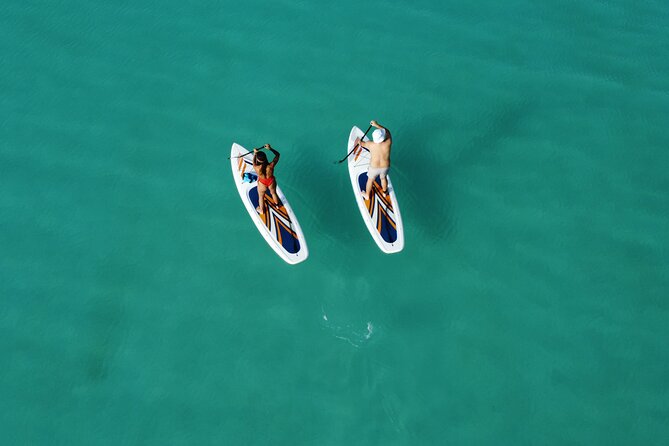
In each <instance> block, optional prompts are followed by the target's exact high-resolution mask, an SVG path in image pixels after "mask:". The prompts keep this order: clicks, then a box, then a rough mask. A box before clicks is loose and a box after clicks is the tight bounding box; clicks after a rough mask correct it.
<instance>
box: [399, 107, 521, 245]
mask: <svg viewBox="0 0 669 446" xmlns="http://www.w3.org/2000/svg"><path fill="white" fill-rule="evenodd" d="M526 110H527V103H526V102H522V101H520V102H518V103H513V104H508V105H506V106H501V107H497V108H496V110H494V111H493V113H488V114H486V115H485V116H483V117H481V118H480V119H477V120H476V121H475V123H473V126H475V127H477V128H480V129H481V131H480V132H479V133H477V134H476V136H475V137H473V138H471V139H470V140H469V141H468V142H466V143H465V144H463V145H461V146H460V147H455V148H453V147H450V148H449V147H448V144H444V143H443V141H436V138H430V137H429V136H428V135H430V131H429V130H427V129H424V128H423V127H424V126H425V122H429V123H430V127H431V128H434V127H435V124H436V125H440V123H443V129H444V131H446V132H453V131H458V130H457V128H456V127H455V126H454V125H450V126H449V124H448V120H447V119H446V118H445V117H444V116H440V115H430V116H422V117H421V118H420V119H418V120H417V121H416V122H415V123H414V124H412V123H411V122H408V123H406V125H405V126H403V127H402V128H401V129H398V131H397V132H396V134H395V135H394V136H393V137H394V139H395V142H394V144H396V145H397V150H393V160H394V161H393V164H394V165H396V166H398V168H397V169H395V171H397V170H399V171H400V172H401V173H403V176H404V177H406V178H407V181H406V182H407V183H408V184H406V185H405V184H404V183H402V184H401V185H399V186H398V190H399V191H401V192H404V191H406V192H407V193H408V194H409V196H410V199H411V202H412V205H413V206H412V207H414V211H415V212H416V213H417V217H418V218H417V219H416V220H415V221H413V219H412V223H416V224H418V225H420V226H421V229H422V230H423V231H424V232H425V233H426V234H428V235H429V236H431V238H432V239H434V240H435V241H438V240H442V239H445V238H447V237H449V236H451V235H452V234H453V233H454V231H455V230H456V218H455V216H454V215H453V211H452V198H451V190H452V178H453V176H454V174H455V173H456V172H458V171H459V170H461V169H465V168H467V167H469V166H471V165H474V164H476V163H477V162H479V161H480V160H481V159H483V158H484V157H485V156H487V155H489V154H490V153H491V152H492V151H494V149H495V148H496V146H497V143H498V142H499V141H500V140H502V139H504V138H506V137H508V136H510V135H512V134H513V133H515V132H516V130H517V129H518V126H519V124H520V121H521V119H522V117H523V116H525V115H526V113H527V112H526ZM440 133H442V132H440ZM398 144H401V146H400V145H398ZM440 144H444V146H443V147H442V146H440ZM407 146H408V147H411V150H403V149H402V148H404V147H407ZM440 148H441V149H443V150H444V151H447V152H448V153H451V154H452V155H451V156H450V159H448V160H447V161H444V160H443V158H442V157H439V156H437V151H438V150H440ZM412 154H415V155H416V156H412ZM418 179H419V181H418ZM393 181H394V182H395V180H393ZM416 185H420V186H421V187H420V188H418V187H416ZM400 206H402V203H401V202H400ZM406 214H407V211H404V210H403V212H402V217H403V218H404V219H405V226H407V223H406V218H407V216H406Z"/></svg>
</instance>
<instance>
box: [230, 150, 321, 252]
mask: <svg viewBox="0 0 669 446" xmlns="http://www.w3.org/2000/svg"><path fill="white" fill-rule="evenodd" d="M247 152H248V150H246V149H245V148H244V147H242V146H240V145H239V144H237V143H234V144H232V149H231V150H230V164H231V167H232V177H233V179H234V180H235V185H236V186H237V191H238V192H239V196H240V197H241V199H242V202H243V203H244V207H245V208H246V211H247V212H248V213H249V215H250V216H251V220H253V223H254V224H255V225H256V228H258V231H260V234H261V235H262V236H263V238H264V239H265V241H266V242H267V244H268V245H269V246H270V248H272V249H273V250H274V252H276V253H277V254H278V255H279V257H281V258H282V259H283V260H285V261H286V262H288V263H290V264H296V263H300V262H304V261H305V260H306V259H307V257H308V256H309V250H308V249H307V242H306V240H305V239H304V234H303V233H302V228H300V224H299V223H298V221H297V217H295V213H294V212H293V209H292V208H291V207H290V204H289V203H288V200H287V199H286V196H285V195H284V194H283V192H282V191H281V187H279V185H278V184H277V187H276V192H277V194H278V196H279V201H280V203H281V205H277V204H275V203H274V200H272V198H271V197H272V193H271V192H270V191H269V189H268V190H267V191H266V192H265V197H264V201H265V212H264V213H263V214H259V213H258V211H256V208H257V207H258V183H257V176H256V173H255V170H253V153H251V154H249V155H246V156H240V155H244V154H245V153H247ZM245 178H246V181H245Z"/></svg>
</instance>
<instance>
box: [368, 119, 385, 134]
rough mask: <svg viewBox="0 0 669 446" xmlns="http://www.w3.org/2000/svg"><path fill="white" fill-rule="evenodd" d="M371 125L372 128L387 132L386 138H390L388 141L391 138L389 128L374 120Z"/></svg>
mask: <svg viewBox="0 0 669 446" xmlns="http://www.w3.org/2000/svg"><path fill="white" fill-rule="evenodd" d="M369 125H371V126H372V127H376V128H377V129H381V130H385V131H386V138H388V139H389V138H390V130H388V129H387V128H385V127H384V126H382V125H381V124H379V123H378V122H377V121H375V120H372V121H371V122H370V123H369Z"/></svg>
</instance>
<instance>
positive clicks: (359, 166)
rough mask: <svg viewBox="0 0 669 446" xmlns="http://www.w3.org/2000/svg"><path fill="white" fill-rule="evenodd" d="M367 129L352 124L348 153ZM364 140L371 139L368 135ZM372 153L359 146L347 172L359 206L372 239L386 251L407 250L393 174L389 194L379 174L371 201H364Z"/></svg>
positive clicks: (350, 158)
mask: <svg viewBox="0 0 669 446" xmlns="http://www.w3.org/2000/svg"><path fill="white" fill-rule="evenodd" d="M363 135H364V132H363V131H362V130H360V129H359V128H358V127H353V128H352V129H351V133H350V135H349V137H348V147H347V149H346V153H349V152H350V151H351V150H352V149H353V147H354V146H355V140H356V139H357V138H362V137H363ZM364 141H369V138H367V137H366V136H365V138H364ZM369 161H370V154H369V152H368V151H367V150H365V149H362V148H361V147H357V148H356V149H355V151H354V152H353V153H351V155H350V156H349V157H348V173H349V176H350V177H351V185H352V186H353V195H354V196H355V202H356V203H357V204H358V209H360V215H362V219H363V220H364V222H365V226H367V229H368V230H369V233H370V234H371V235H372V238H373V239H374V241H375V242H376V244H377V245H378V247H379V248H380V249H381V251H383V252H385V253H386V254H393V253H396V252H400V251H401V250H402V249H404V227H403V226H402V216H401V215H400V207H399V205H398V203H397V197H396V196H395V188H394V187H393V183H392V181H390V175H388V176H387V177H386V178H387V179H388V188H387V193H383V190H382V189H381V180H380V179H379V178H378V177H377V179H376V181H375V182H374V185H373V187H372V192H371V193H370V194H369V200H365V198H364V197H363V196H362V192H363V191H364V190H365V187H366V186H367V169H368V168H369Z"/></svg>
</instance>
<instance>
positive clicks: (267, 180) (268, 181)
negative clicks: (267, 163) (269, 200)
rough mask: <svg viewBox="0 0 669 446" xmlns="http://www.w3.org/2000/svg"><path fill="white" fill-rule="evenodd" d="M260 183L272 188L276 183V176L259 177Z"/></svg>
mask: <svg viewBox="0 0 669 446" xmlns="http://www.w3.org/2000/svg"><path fill="white" fill-rule="evenodd" d="M258 181H260V183H262V184H264V185H265V186H267V187H270V186H271V185H272V183H273V182H274V175H272V176H271V177H269V178H261V177H258Z"/></svg>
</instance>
